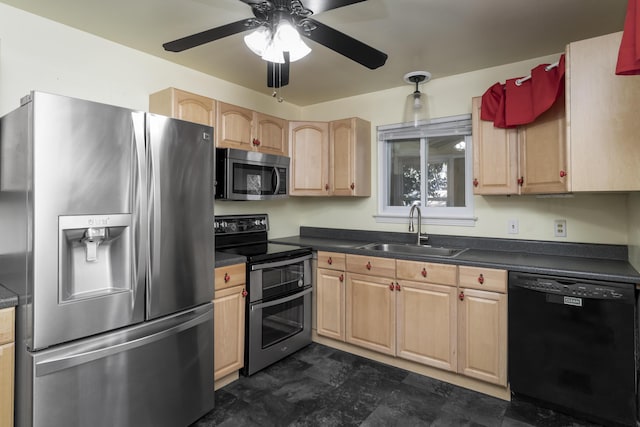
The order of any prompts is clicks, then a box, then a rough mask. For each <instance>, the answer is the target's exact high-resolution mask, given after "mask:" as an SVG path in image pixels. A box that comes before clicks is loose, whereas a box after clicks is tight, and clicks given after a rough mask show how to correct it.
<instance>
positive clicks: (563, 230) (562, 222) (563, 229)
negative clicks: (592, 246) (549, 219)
mask: <svg viewBox="0 0 640 427" xmlns="http://www.w3.org/2000/svg"><path fill="white" fill-rule="evenodd" d="M553 235H554V236H556V237H567V220H566V219H556V220H555V221H553Z"/></svg>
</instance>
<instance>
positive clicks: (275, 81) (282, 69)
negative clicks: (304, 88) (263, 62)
mask: <svg viewBox="0 0 640 427" xmlns="http://www.w3.org/2000/svg"><path fill="white" fill-rule="evenodd" d="M283 54H284V64H278V63H275V62H267V87H275V88H279V87H282V86H286V85H288V84H289V66H290V62H289V52H283Z"/></svg>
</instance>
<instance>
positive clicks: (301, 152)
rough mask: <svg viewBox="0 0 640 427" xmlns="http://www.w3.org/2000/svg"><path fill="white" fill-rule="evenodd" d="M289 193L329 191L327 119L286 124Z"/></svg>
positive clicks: (293, 194) (324, 193)
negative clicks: (289, 169)
mask: <svg viewBox="0 0 640 427" xmlns="http://www.w3.org/2000/svg"><path fill="white" fill-rule="evenodd" d="M289 145H290V154H291V172H290V176H289V181H290V187H291V188H290V191H289V194H290V195H292V196H327V195H328V194H329V189H330V186H329V124H328V123H326V122H291V123H289Z"/></svg>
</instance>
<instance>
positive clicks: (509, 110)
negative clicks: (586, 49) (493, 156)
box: [480, 55, 565, 128]
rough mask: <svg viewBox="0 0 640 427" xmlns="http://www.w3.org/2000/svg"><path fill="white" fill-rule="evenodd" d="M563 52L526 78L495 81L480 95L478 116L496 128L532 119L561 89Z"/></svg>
mask: <svg viewBox="0 0 640 427" xmlns="http://www.w3.org/2000/svg"><path fill="white" fill-rule="evenodd" d="M564 72H565V59H564V55H561V56H560V60H559V61H558V62H557V64H540V65H538V66H537V67H535V68H534V69H532V70H531V74H530V75H528V76H525V77H520V78H514V79H507V81H506V82H505V83H504V84H500V83H495V84H494V85H493V86H491V87H490V88H489V89H487V91H486V92H485V93H484V95H482V107H481V110H480V118H481V119H482V120H487V121H492V122H493V125H494V126H495V127H499V128H510V127H516V126H520V125H524V124H527V123H531V122H533V121H534V120H535V119H536V118H537V117H538V116H540V115H541V114H542V113H544V112H545V111H547V110H548V109H549V108H551V106H552V105H553V104H554V102H555V101H556V99H558V96H559V95H561V94H562V92H563V91H564Z"/></svg>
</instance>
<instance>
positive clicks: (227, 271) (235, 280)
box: [215, 264, 247, 291]
mask: <svg viewBox="0 0 640 427" xmlns="http://www.w3.org/2000/svg"><path fill="white" fill-rule="evenodd" d="M246 268H247V267H246V265H245V264H234V265H229V266H227V267H218V268H216V275H215V290H216V291H219V290H221V289H227V288H231V287H233V286H238V285H244V284H245V283H246V282H247V280H246V279H245V274H246Z"/></svg>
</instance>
